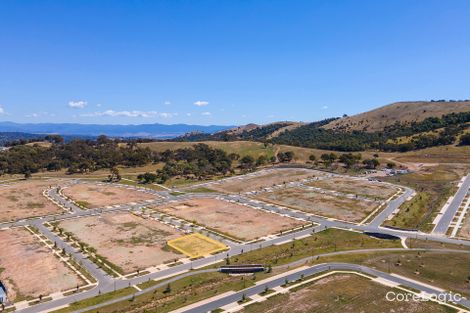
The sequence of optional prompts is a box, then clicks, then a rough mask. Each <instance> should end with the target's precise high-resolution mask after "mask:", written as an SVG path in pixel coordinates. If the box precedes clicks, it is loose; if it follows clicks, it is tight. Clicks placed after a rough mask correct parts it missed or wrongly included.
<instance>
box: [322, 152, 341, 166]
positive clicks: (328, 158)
mask: <svg viewBox="0 0 470 313" xmlns="http://www.w3.org/2000/svg"><path fill="white" fill-rule="evenodd" d="M336 158H337V156H336V154H334V153H324V154H322V155H321V156H320V159H322V161H323V164H324V165H325V167H329V166H330V165H331V164H333V162H334V161H335V160H336Z"/></svg>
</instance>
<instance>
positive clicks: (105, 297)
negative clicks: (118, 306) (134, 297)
mask: <svg viewBox="0 0 470 313" xmlns="http://www.w3.org/2000/svg"><path fill="white" fill-rule="evenodd" d="M135 292H136V290H135V289H134V288H133V287H127V288H124V289H120V290H116V291H113V292H109V293H105V294H102V295H99V296H95V297H93V298H89V299H86V300H82V301H78V302H73V303H71V304H70V305H69V306H68V307H66V308H63V309H60V310H56V311H53V312H54V313H68V312H73V311H76V310H80V309H85V308H87V307H90V306H93V305H97V304H100V303H103V302H106V301H109V300H111V299H114V298H120V297H124V296H127V295H130V294H133V293H135Z"/></svg>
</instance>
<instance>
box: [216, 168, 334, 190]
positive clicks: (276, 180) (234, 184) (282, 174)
mask: <svg viewBox="0 0 470 313" xmlns="http://www.w3.org/2000/svg"><path fill="white" fill-rule="evenodd" d="M323 175H325V174H324V173H323V172H320V171H315V170H309V169H302V168H277V169H272V170H269V171H260V172H255V173H251V174H249V175H244V176H239V177H235V178H231V179H228V180H224V181H221V182H220V183H217V184H213V185H211V186H210V188H211V189H215V190H218V191H222V192H233V193H238V192H247V191H254V190H259V189H262V188H266V187H272V186H273V185H278V184H282V183H287V182H292V181H297V180H301V179H305V178H309V177H314V176H323Z"/></svg>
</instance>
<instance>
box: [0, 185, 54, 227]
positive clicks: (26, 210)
mask: <svg viewBox="0 0 470 313" xmlns="http://www.w3.org/2000/svg"><path fill="white" fill-rule="evenodd" d="M58 182H59V181H58V180H21V181H18V182H14V183H9V184H6V185H1V186H0V203H1V205H0V222H6V221H11V220H18V219H22V218H27V217H34V216H42V215H49V214H58V213H61V212H63V210H62V209H61V208H60V207H58V206H57V205H55V204H54V203H52V202H51V201H50V200H48V199H47V198H46V197H44V196H43V194H42V192H43V191H44V190H45V189H47V188H48V187H49V186H51V185H52V186H56V185H57V184H58Z"/></svg>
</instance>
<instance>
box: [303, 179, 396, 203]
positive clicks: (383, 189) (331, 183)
mask: <svg viewBox="0 0 470 313" xmlns="http://www.w3.org/2000/svg"><path fill="white" fill-rule="evenodd" d="M306 185H307V186H313V187H318V188H323V189H328V190H336V191H339V192H343V193H350V194H355V195H359V196H364V197H369V198H377V199H388V198H389V197H391V196H392V195H393V194H394V193H396V192H397V191H398V189H397V188H395V187H393V186H390V185H388V184H384V183H381V182H376V181H367V180H362V179H361V180H358V179H352V178H347V177H332V178H325V179H322V180H317V181H312V182H309V183H306Z"/></svg>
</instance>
